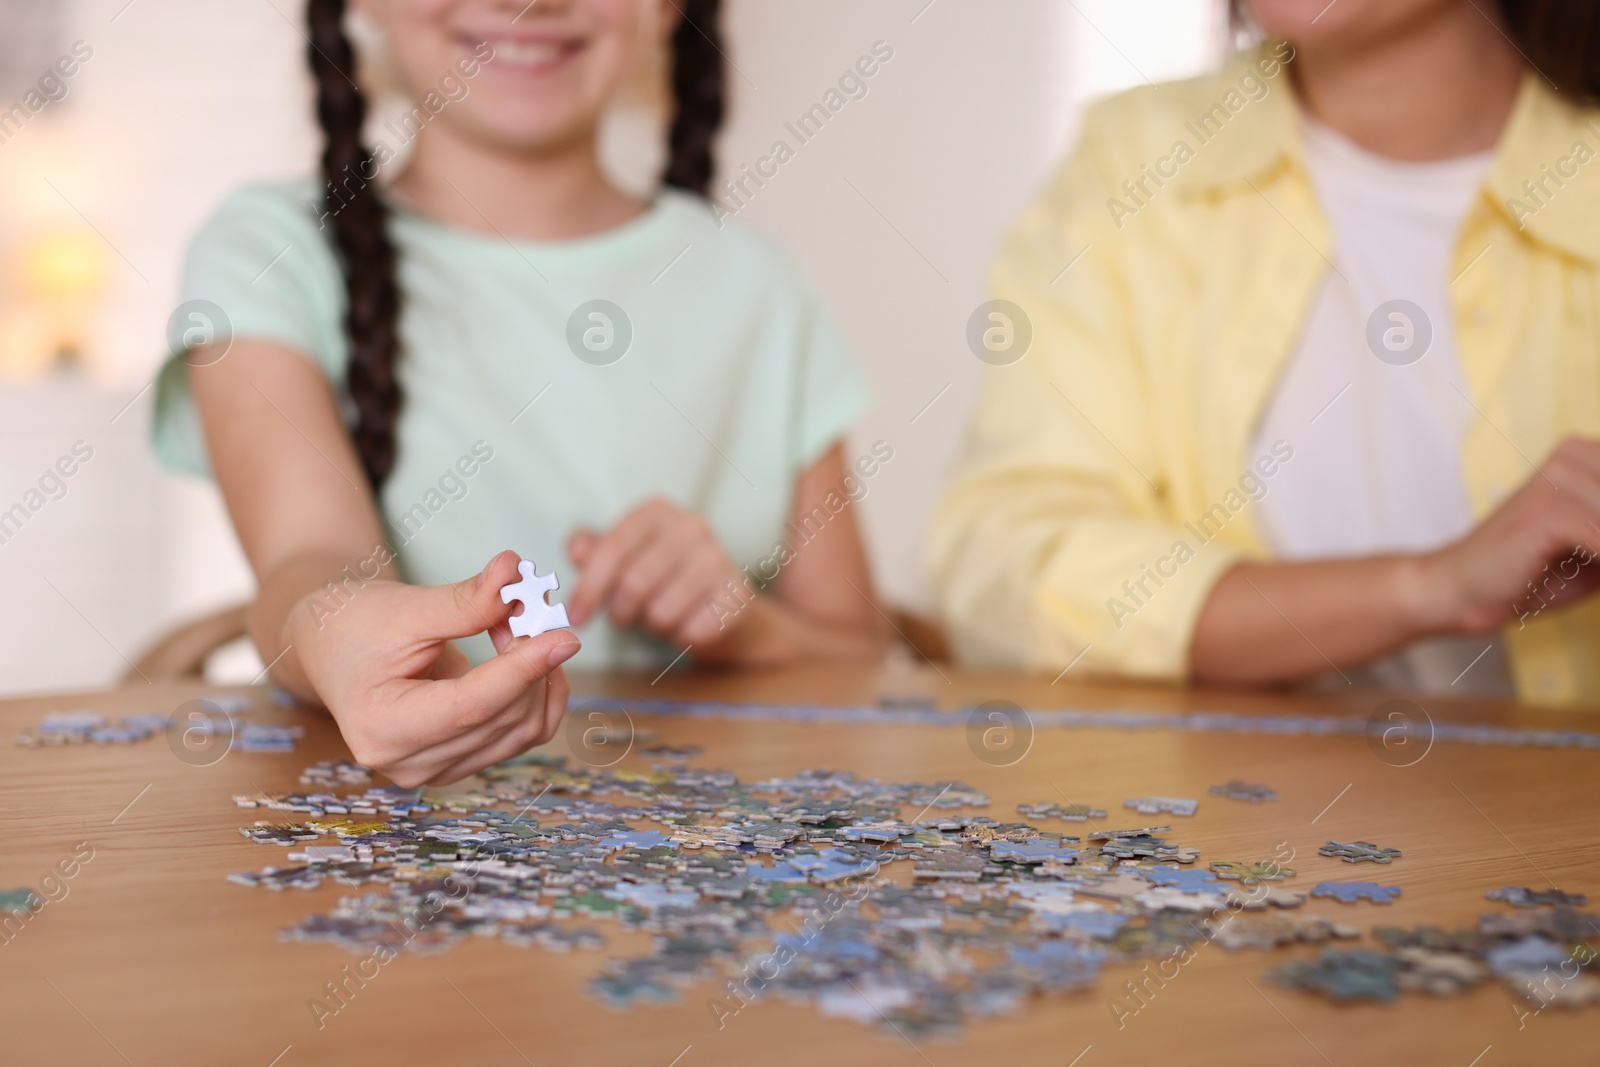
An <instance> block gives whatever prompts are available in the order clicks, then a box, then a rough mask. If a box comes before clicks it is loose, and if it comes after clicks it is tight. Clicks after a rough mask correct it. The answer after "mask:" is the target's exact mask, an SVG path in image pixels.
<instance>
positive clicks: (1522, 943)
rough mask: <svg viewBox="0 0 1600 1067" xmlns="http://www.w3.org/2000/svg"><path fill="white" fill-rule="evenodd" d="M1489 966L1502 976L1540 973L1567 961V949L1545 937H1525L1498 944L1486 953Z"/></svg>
mask: <svg viewBox="0 0 1600 1067" xmlns="http://www.w3.org/2000/svg"><path fill="white" fill-rule="evenodd" d="M1485 955H1486V958H1487V959H1488V961H1489V966H1490V967H1491V968H1493V970H1494V973H1495V974H1498V975H1500V976H1501V977H1502V978H1505V977H1509V976H1512V975H1516V974H1519V973H1520V974H1535V975H1537V974H1540V973H1543V972H1546V971H1551V970H1554V969H1555V968H1558V967H1560V966H1561V965H1562V964H1564V963H1566V961H1567V950H1566V949H1564V948H1562V947H1561V946H1560V945H1558V944H1556V943H1555V942H1554V941H1551V940H1550V939H1549V938H1545V937H1537V936H1535V937H1524V938H1522V939H1521V940H1518V941H1508V942H1506V943H1505V944H1503V945H1497V946H1495V947H1494V948H1492V949H1490V950H1489V951H1488V952H1487V953H1486V954H1485Z"/></svg>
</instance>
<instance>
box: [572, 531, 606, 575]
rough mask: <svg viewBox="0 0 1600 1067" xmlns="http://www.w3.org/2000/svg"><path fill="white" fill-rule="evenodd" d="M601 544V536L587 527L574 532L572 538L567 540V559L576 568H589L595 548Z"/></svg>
mask: <svg viewBox="0 0 1600 1067" xmlns="http://www.w3.org/2000/svg"><path fill="white" fill-rule="evenodd" d="M599 543H600V535H599V534H597V533H595V532H594V531H593V530H591V529H589V528H588V527H587V526H582V527H579V528H578V529H576V530H574V531H572V536H570V537H568V538H567V558H568V559H570V560H571V561H572V563H573V565H574V566H576V567H587V566H588V565H589V556H590V555H591V554H593V552H594V546H595V545H597V544H599Z"/></svg>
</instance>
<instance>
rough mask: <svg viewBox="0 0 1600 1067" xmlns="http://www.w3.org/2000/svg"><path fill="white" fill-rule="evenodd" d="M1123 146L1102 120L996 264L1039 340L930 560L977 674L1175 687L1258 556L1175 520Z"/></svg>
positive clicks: (984, 433)
mask: <svg viewBox="0 0 1600 1067" xmlns="http://www.w3.org/2000/svg"><path fill="white" fill-rule="evenodd" d="M1114 136H1115V134H1114V123H1113V122H1112V121H1111V119H1110V118H1109V117H1108V116H1107V115H1105V114H1104V113H1103V111H1091V112H1090V114H1089V116H1088V118H1087V120H1086V123H1085V132H1084V135H1083V138H1082V140H1081V142H1080V147H1079V149H1078V150H1077V152H1076V153H1075V154H1074V156H1073V157H1072V159H1071V160H1070V161H1069V162H1068V164H1067V166H1066V167H1065V168H1064V169H1063V171H1062V172H1061V174H1060V175H1059V176H1058V178H1057V179H1056V181H1055V183H1054V184H1053V185H1052V187H1051V188H1050V189H1049V190H1048V192H1047V193H1046V194H1045V196H1044V197H1043V198H1042V199H1041V200H1040V201H1039V202H1038V203H1037V204H1036V205H1035V206H1034V207H1033V208H1032V209H1031V210H1030V211H1029V212H1028V213H1027V214H1026V215H1025V216H1024V218H1023V219H1022V221H1021V222H1020V223H1019V225H1018V226H1017V227H1016V229H1015V230H1014V231H1013V232H1012V234H1011V236H1010V238H1009V239H1008V241H1007V242H1006V244H1005V246H1004V247H1003V249H1002V251H1001V253H1000V255H999V257H998V259H997V261H996V264H995V266H994V269H993V272H992V274H991V279H990V288H991V295H992V296H993V297H994V298H995V299H998V300H1006V301H1011V302H1012V303H1014V304H1016V305H1017V306H1019V307H1020V308H1021V309H1022V312H1023V314H1025V315H1026V316H1027V319H1028V322H1029V323H1030V324H1031V328H1032V341H1031V344H1030V347H1029V348H1028V350H1027V352H1026V354H1025V355H1024V356H1023V357H1022V358H1021V359H1020V360H1018V361H1017V362H1015V363H1012V364H1010V365H1007V366H993V367H989V368H986V370H985V374H986V378H985V380H984V383H983V390H982V396H981V398H980V401H979V405H978V410H977V414H976V417H975V420H974V422H973V425H972V427H971V429H970V431H969V437H968V440H967V443H966V446H965V449H964V452H963V454H962V456H961V458H960V459H959V461H958V464H957V466H956V469H955V471H954V474H953V477H952V479H951V482H950V484H949V486H948V487H947V489H946V492H945V494H944V496H943V498H942V500H941V501H940V503H939V505H938V507H937V509H936V511H935V514H934V518H933V521H932V524H931V527H930V532H929V538H928V544H927V551H926V562H927V566H928V570H929V572H930V576H931V578H932V581H933V585H934V588H935V591H936V595H937V597H938V600H939V604H940V608H941V611H942V614H943V616H944V618H945V620H946V623H947V625H948V626H949V629H950V633H951V637H952V640H953V643H954V646H955V648H956V652H957V655H958V656H959V657H960V658H961V659H962V660H963V661H965V662H969V663H973V664H990V665H1006V666H1022V667H1027V668H1030V669H1036V670H1042V671H1050V672H1056V671H1060V670H1062V669H1063V668H1064V667H1066V666H1067V665H1068V664H1069V663H1074V662H1076V663H1077V664H1078V666H1077V667H1075V668H1074V669H1075V671H1083V672H1090V673H1102V674H1116V675H1122V676H1129V677H1140V678H1151V679H1174V680H1175V679H1179V678H1182V677H1183V676H1184V675H1186V674H1187V672H1188V659H1189V646H1190V643H1191V640H1192V637H1193V631H1194V628H1195V623H1196V620H1197V618H1198V616H1199V614H1200V610H1201V608H1202V607H1203V606H1204V603H1205V600H1206V598H1207V597H1208V596H1209V594H1210V591H1211V588H1212V586H1213V585H1214V584H1215V582H1216V580H1217V579H1218V578H1219V577H1220V576H1221V575H1222V573H1223V572H1224V571H1226V570H1227V569H1228V568H1230V567H1231V566H1233V565H1234V564H1235V563H1236V562H1237V560H1238V558H1239V556H1240V552H1239V550H1237V549H1234V548H1230V547H1226V546H1224V545H1221V544H1218V543H1216V542H1211V543H1209V544H1208V543H1205V542H1202V541H1200V540H1199V539H1198V538H1196V537H1195V536H1194V535H1193V534H1192V533H1191V532H1189V531H1188V530H1186V529H1185V528H1184V526H1183V524H1182V523H1181V522H1178V521H1176V519H1175V518H1174V517H1173V516H1172V515H1170V514H1169V509H1168V508H1166V507H1164V500H1165V498H1166V490H1165V488H1164V486H1165V485H1166V482H1167V474H1168V472H1167V471H1166V470H1165V469H1164V461H1163V459H1162V450H1161V449H1160V448H1159V447H1158V446H1157V442H1158V440H1159V437H1160V435H1159V433H1158V430H1159V428H1158V427H1157V426H1156V425H1155V422H1156V420H1157V416H1156V414H1155V409H1154V406H1153V404H1152V402H1151V387H1152V384H1153V383H1152V382H1150V381H1149V377H1150V372H1149V371H1148V370H1147V368H1148V367H1150V366H1151V365H1152V361H1150V360H1147V359H1144V358H1141V353H1140V351H1139V342H1138V341H1137V336H1138V331H1137V330H1135V329H1134V325H1133V316H1134V310H1133V303H1134V302H1133V300H1132V299H1131V297H1132V295H1133V287H1134V286H1137V285H1139V284H1140V279H1138V278H1136V277H1132V276H1130V273H1131V272H1130V270H1129V268H1128V266H1127V262H1128V258H1127V256H1128V251H1129V248H1128V246H1129V242H1131V241H1133V240H1136V239H1139V235H1137V234H1134V233H1132V232H1131V228H1130V230H1123V231H1119V230H1118V229H1117V227H1116V225H1115V223H1114V220H1113V218H1112V214H1111V212H1110V211H1108V205H1107V197H1108V196H1109V195H1111V194H1112V193H1114V192H1115V191H1116V190H1117V188H1118V186H1119V185H1120V182H1121V178H1120V177H1118V175H1120V174H1121V172H1122V170H1124V169H1126V168H1118V167H1117V166H1116V165H1115V163H1114V162H1113V161H1112V160H1111V159H1110V158H1109V157H1108V155H1107V149H1106V146H1107V145H1108V144H1109V143H1110V139H1111V138H1112V137H1114ZM1134 173H1137V172H1136V171H1135V172H1134ZM1163 284H1166V283H1163ZM1141 296H1142V300H1143V303H1144V304H1146V305H1147V306H1148V305H1149V304H1150V303H1151V301H1152V299H1153V294H1149V293H1143V294H1141ZM1179 546H1186V548H1181V547H1179Z"/></svg>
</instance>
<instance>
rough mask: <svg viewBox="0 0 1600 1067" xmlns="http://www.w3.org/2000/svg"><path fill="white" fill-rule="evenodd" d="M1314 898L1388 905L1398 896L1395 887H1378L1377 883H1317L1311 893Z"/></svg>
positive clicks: (1347, 902) (1397, 888)
mask: <svg viewBox="0 0 1600 1067" xmlns="http://www.w3.org/2000/svg"><path fill="white" fill-rule="evenodd" d="M1311 895H1312V896H1314V897H1332V898H1333V899H1335V900H1337V901H1339V902H1340V903H1341V904H1354V903H1355V902H1356V901H1358V900H1370V901H1372V902H1373V903H1374V904H1388V903H1389V902H1390V901H1392V900H1394V898H1395V897H1397V896H1399V895H1400V887H1399V886H1397V885H1379V884H1378V883H1377V882H1318V883H1317V887H1316V888H1315V889H1313V890H1312V891H1311Z"/></svg>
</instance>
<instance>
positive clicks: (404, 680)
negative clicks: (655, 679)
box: [189, 340, 578, 785]
mask: <svg viewBox="0 0 1600 1067" xmlns="http://www.w3.org/2000/svg"><path fill="white" fill-rule="evenodd" d="M205 355H206V354H205V352H204V350H201V351H199V352H197V353H196V355H195V356H194V357H192V361H191V368H190V372H189V373H190V381H191V385H192V387H193V389H194V394H195V398H196V401H197V402H198V404H199V407H200V413H201V419H202V422H203V423H204V426H205V432H206V441H207V446H208V450H209V453H210V456H211V463H212V468H213V470H214V472H215V474H216V478H217V483H218V485H219V486H220V487H221V489H222V493H223V497H224V499H225V500H226V501H227V504H228V510H229V512H230V514H231V515H232V516H233V522H234V527H235V529H236V530H237V531H238V533H239V540H240V542H241V543H242V545H243V546H244V550H245V554H246V555H247V556H248V557H249V559H250V563H251V566H252V567H253V569H254V570H255V574H256V578H257V582H258V583H259V586H260V589H259V592H258V594H257V599H256V603H255V605H254V607H253V609H252V612H251V619H250V633H251V636H252V638H254V640H255V642H256V647H257V648H258V649H259V650H260V652H261V656H262V659H263V660H265V661H266V662H268V663H269V664H270V665H271V671H272V675H273V678H274V679H275V680H276V681H277V682H278V683H279V684H281V685H283V686H284V687H285V688H287V689H289V690H290V691H291V692H293V693H295V694H296V695H298V696H301V697H303V698H306V699H308V700H312V701H317V702H321V703H323V704H326V706H327V707H328V709H329V711H330V712H332V714H333V716H334V718H335V719H337V720H338V723H339V729H340V731H341V732H342V733H343V734H344V737H345V740H346V742H347V743H348V744H349V745H350V749H351V752H352V753H353V754H354V755H355V757H356V758H357V759H358V760H360V761H361V762H362V763H365V764H367V765H368V766H371V767H374V768H375V769H378V770H380V771H383V772H384V773H386V774H388V775H389V777H390V778H392V779H394V780H395V781H396V782H398V783H400V784H402V785H415V784H421V783H423V782H444V781H453V780H455V779H457V778H461V777H463V776H464V775H466V774H470V773H472V772H473V771H475V770H477V769H479V768H480V767H484V766H487V765H488V764H490V763H494V762H497V761H499V760H502V759H507V758H509V757H510V756H513V755H516V754H517V753H519V752H522V751H523V750H525V749H527V748H529V747H532V746H533V745H536V744H540V743H542V742H543V741H545V740H548V739H549V737H550V736H551V735H552V734H553V733H554V731H555V728H556V726H557V724H558V723H559V722H560V719H561V716H562V714H563V713H564V711H565V707H566V695H567V686H566V680H565V678H564V676H563V675H562V673H561V672H560V671H559V670H558V669H557V668H558V667H559V665H560V664H561V663H562V662H564V661H565V660H566V659H568V658H570V657H571V655H572V653H574V652H576V651H577V648H578V644H577V639H576V638H574V637H573V636H572V634H571V632H570V631H566V630H556V631H552V632H550V633H548V634H544V635H542V636H540V637H537V638H531V639H516V640H514V639H513V638H512V637H511V634H510V631H509V629H508V628H507V625H506V620H507V618H509V616H510V614H511V611H512V610H513V609H512V608H511V606H509V605H506V604H503V603H502V602H501V600H500V596H499V589H500V586H501V585H503V584H506V583H507V582H511V581H515V580H516V578H517V566H516V557H515V555H514V554H512V553H509V552H503V553H501V554H500V555H498V556H496V557H495V558H494V560H492V561H491V562H490V563H489V565H488V567H486V568H485V569H484V570H483V572H482V573H480V574H479V575H477V576H475V577H473V578H470V579H468V580H466V581H464V582H460V583H457V584H456V585H451V586H438V587H432V588H419V587H413V586H407V585H404V584H402V583H400V582H399V581H397V580H396V573H395V569H394V564H393V559H392V555H391V553H390V551H389V548H388V542H387V539H386V538H385V537H384V536H383V533H382V529H381V527H380V524H379V520H378V513H377V509H376V506H375V504H374V501H373V497H372V493H371V491H370V490H369V489H368V488H367V484H366V477H365V475H364V473H363V472H362V469H361V465H360V462H359V461H358V459H357V457H356V454H355V450H354V448H353V446H352V445H351V442H350V439H349V437H348V436H347V434H346V433H345V430H344V426H343V424H342V423H341V421H340V419H339V413H338V408H337V405H336V402H335V400H334V396H333V392H332V390H331V389H330V388H329V386H328V383H327V380H326V379H325V378H324V377H323V375H322V374H321V372H320V371H318V369H317V368H316V366H315V364H314V363H313V362H312V361H311V360H310V359H309V358H307V357H305V356H303V355H300V354H299V353H297V352H294V351H292V350H291V349H288V348H285V347H283V346H281V345H276V344H272V343H268V342H263V341H249V340H239V341H236V342H235V343H234V344H233V346H232V348H231V349H230V350H229V351H228V352H227V354H226V355H225V356H224V357H222V358H220V359H218V360H217V361H216V362H214V363H210V364H206V359H205ZM330 583H331V586H330ZM485 630H487V631H489V632H490V634H491V636H492V637H493V639H494V642H495V646H496V648H497V649H499V650H500V651H501V652H502V653H506V654H503V655H498V656H496V657H495V658H494V659H492V660H490V661H488V662H487V663H484V664H481V665H479V666H478V667H475V668H474V667H471V665H470V663H468V661H467V659H466V657H465V655H464V654H463V653H462V652H461V651H460V649H458V648H457V647H456V646H455V645H454V644H453V643H452V640H453V639H454V638H457V637H465V636H468V635H470V634H475V633H482V632H484V631H485Z"/></svg>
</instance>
